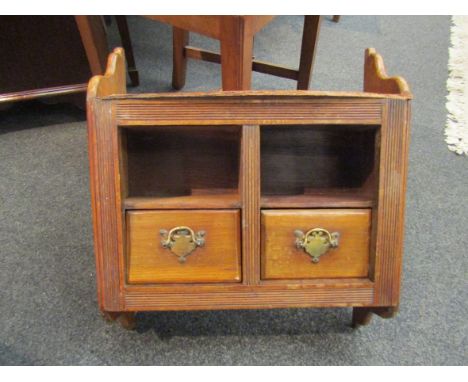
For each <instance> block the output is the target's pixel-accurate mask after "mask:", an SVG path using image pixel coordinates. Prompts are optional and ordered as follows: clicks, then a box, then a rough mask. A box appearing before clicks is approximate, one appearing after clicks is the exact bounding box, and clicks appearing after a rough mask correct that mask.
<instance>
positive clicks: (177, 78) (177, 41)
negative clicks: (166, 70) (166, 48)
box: [172, 27, 189, 90]
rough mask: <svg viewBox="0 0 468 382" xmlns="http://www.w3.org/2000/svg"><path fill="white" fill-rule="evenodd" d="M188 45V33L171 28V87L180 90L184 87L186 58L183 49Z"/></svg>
mask: <svg viewBox="0 0 468 382" xmlns="http://www.w3.org/2000/svg"><path fill="white" fill-rule="evenodd" d="M188 43H189V32H188V31H186V30H183V29H180V28H176V27H172V87H173V88H174V89H176V90H180V89H182V88H183V87H184V85H185V76H186V73H187V57H186V56H185V52H184V50H185V47H186V46H187V45H188Z"/></svg>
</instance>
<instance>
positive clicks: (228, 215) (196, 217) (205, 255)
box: [126, 210, 241, 283]
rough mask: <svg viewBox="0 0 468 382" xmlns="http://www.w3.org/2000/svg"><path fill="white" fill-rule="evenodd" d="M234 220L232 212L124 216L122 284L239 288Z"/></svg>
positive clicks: (237, 225)
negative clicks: (235, 285) (227, 285)
mask: <svg viewBox="0 0 468 382" xmlns="http://www.w3.org/2000/svg"><path fill="white" fill-rule="evenodd" d="M239 217H240V213H239V211H237V210H195V211H192V210H190V211H189V210H186V211H129V212H127V214H126V229H127V280H128V283H212V282H239V281H240V280H241V260H240V253H241V251H240V246H241V243H240V218H239ZM176 227H182V228H180V229H175V230H174V228H176ZM183 227H187V228H188V229H187V228H183ZM189 229H191V230H192V232H190V230H189ZM161 230H166V231H167V232H166V233H164V232H163V233H162V234H161V233H160V231H161ZM200 231H204V232H205V234H204V235H202V234H201V235H198V233H199V232H200ZM192 235H193V236H192ZM163 241H165V242H166V243H170V244H169V245H166V247H164V246H163ZM187 253H189V254H188V255H186V256H184V255H185V254H187Z"/></svg>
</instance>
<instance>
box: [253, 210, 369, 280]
mask: <svg viewBox="0 0 468 382" xmlns="http://www.w3.org/2000/svg"><path fill="white" fill-rule="evenodd" d="M370 222H371V211H370V210H366V209H359V210H354V209H350V210H347V209H346V210H340V209H334V210H331V209H330V210H326V209H324V210H266V211H262V279H313V278H340V277H342V278H344V277H367V276H368V270H369V241H370V240H369V239H370V232H371V229H370V228H371V227H370ZM336 233H337V234H336Z"/></svg>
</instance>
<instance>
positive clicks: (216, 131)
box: [120, 126, 241, 209]
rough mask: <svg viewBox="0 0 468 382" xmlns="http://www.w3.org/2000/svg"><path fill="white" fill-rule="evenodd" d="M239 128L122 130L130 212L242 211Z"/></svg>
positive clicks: (124, 178) (125, 196)
mask: <svg viewBox="0 0 468 382" xmlns="http://www.w3.org/2000/svg"><path fill="white" fill-rule="evenodd" d="M240 139H241V130H240V127H238V126H215V127H213V126H141V127H133V126H132V127H121V128H120V148H121V158H120V162H121V185H122V187H121V188H122V194H123V197H122V200H123V205H124V207H125V208H126V209H173V208H187V209H191V208H193V209H195V208H208V209H210V208H213V209H215V208H238V207H239V205H240V196H239V155H240Z"/></svg>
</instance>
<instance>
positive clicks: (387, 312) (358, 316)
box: [351, 306, 398, 328]
mask: <svg viewBox="0 0 468 382" xmlns="http://www.w3.org/2000/svg"><path fill="white" fill-rule="evenodd" d="M397 313H398V306H384V307H375V308H358V307H356V308H353V321H352V324H351V325H352V327H353V328H358V327H359V326H364V325H367V324H369V323H370V321H371V318H372V314H376V315H378V316H380V317H382V318H392V317H395V316H396V314H397Z"/></svg>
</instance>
